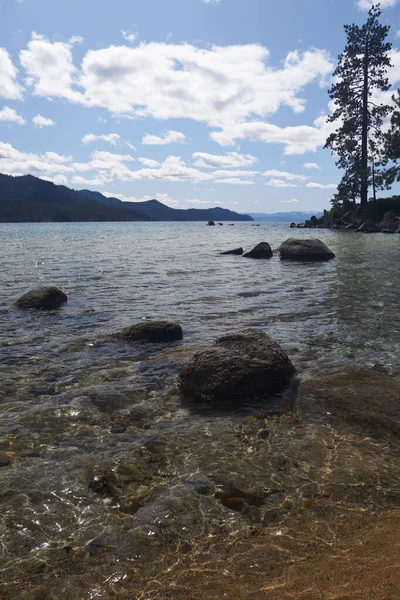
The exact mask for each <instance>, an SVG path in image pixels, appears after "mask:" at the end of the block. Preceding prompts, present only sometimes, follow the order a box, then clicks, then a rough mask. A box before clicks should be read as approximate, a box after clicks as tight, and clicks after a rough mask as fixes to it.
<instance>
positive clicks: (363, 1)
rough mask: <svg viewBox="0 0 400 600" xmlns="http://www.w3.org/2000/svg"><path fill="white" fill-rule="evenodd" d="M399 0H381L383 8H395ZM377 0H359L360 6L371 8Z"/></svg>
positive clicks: (366, 8)
mask: <svg viewBox="0 0 400 600" xmlns="http://www.w3.org/2000/svg"><path fill="white" fill-rule="evenodd" d="M398 1H399V0H380V5H381V8H394V7H395V6H396V4H397V3H398ZM377 3H378V2H377V0H357V6H358V8H361V10H369V9H370V8H372V6H373V5H374V4H377Z"/></svg>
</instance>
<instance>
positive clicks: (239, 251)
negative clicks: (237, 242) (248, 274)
mask: <svg viewBox="0 0 400 600" xmlns="http://www.w3.org/2000/svg"><path fill="white" fill-rule="evenodd" d="M226 254H233V255H234V256H241V255H242V254H243V248H235V249H234V250H226V251H225V252H221V256H224V255H226Z"/></svg>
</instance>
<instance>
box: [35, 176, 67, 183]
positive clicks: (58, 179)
mask: <svg viewBox="0 0 400 600" xmlns="http://www.w3.org/2000/svg"><path fill="white" fill-rule="evenodd" d="M40 179H44V180H45V181H51V182H52V183H55V184H56V185H68V179H67V178H66V177H65V175H54V176H53V177H49V176H47V175H41V176H40Z"/></svg>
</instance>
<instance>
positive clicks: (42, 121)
mask: <svg viewBox="0 0 400 600" xmlns="http://www.w3.org/2000/svg"><path fill="white" fill-rule="evenodd" d="M32 123H33V124H34V125H35V126H36V127H53V125H55V122H54V121H52V119H48V118H47V117H42V115H36V117H33V118H32Z"/></svg>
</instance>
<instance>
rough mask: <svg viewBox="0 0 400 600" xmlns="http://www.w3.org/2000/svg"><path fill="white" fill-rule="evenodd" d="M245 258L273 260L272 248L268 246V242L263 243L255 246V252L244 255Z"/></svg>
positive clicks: (251, 251)
mask: <svg viewBox="0 0 400 600" xmlns="http://www.w3.org/2000/svg"><path fill="white" fill-rule="evenodd" d="M243 256H244V257H245V258H271V256H272V250H271V246H270V245H269V244H268V242H261V243H260V244H257V246H254V248H253V250H250V252H246V254H243Z"/></svg>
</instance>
